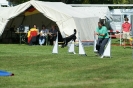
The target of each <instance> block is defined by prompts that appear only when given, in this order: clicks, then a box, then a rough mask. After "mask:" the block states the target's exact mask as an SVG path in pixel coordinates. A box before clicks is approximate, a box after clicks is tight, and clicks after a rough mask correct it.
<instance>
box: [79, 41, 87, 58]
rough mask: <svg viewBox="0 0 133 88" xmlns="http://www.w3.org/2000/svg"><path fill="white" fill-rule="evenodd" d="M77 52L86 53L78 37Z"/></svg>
mask: <svg viewBox="0 0 133 88" xmlns="http://www.w3.org/2000/svg"><path fill="white" fill-rule="evenodd" d="M79 54H81V55H86V53H85V51H84V47H83V45H82V42H81V41H80V39H79ZM86 56H87V55H86Z"/></svg>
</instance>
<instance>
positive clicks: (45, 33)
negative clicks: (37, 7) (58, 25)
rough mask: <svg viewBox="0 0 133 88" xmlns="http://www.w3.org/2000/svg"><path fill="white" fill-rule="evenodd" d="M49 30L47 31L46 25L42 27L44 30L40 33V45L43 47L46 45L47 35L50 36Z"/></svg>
mask: <svg viewBox="0 0 133 88" xmlns="http://www.w3.org/2000/svg"><path fill="white" fill-rule="evenodd" d="M48 32H49V31H48V29H46V27H45V25H42V30H41V31H40V36H39V44H40V45H41V46H42V45H43V44H44V43H45V40H46V37H47V34H48Z"/></svg>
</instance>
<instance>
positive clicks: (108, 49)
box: [101, 38, 111, 58]
mask: <svg viewBox="0 0 133 88" xmlns="http://www.w3.org/2000/svg"><path fill="white" fill-rule="evenodd" d="M103 57H110V58H111V38H110V39H109V40H108V44H107V47H106V49H105V50H104V53H103V55H102V56H101V58H103Z"/></svg>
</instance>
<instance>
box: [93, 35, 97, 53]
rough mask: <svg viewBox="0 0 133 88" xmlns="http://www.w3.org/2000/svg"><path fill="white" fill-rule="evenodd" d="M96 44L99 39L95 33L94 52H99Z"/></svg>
mask: <svg viewBox="0 0 133 88" xmlns="http://www.w3.org/2000/svg"><path fill="white" fill-rule="evenodd" d="M96 44H97V39H96V35H95V34H94V52H97V50H96Z"/></svg>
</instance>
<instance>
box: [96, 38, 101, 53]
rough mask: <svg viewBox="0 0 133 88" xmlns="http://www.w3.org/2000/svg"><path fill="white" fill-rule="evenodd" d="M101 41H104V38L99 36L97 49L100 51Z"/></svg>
mask: <svg viewBox="0 0 133 88" xmlns="http://www.w3.org/2000/svg"><path fill="white" fill-rule="evenodd" d="M101 42H102V38H98V40H97V44H96V50H97V51H98V52H99V50H100V44H101Z"/></svg>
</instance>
